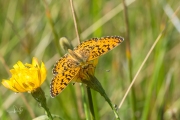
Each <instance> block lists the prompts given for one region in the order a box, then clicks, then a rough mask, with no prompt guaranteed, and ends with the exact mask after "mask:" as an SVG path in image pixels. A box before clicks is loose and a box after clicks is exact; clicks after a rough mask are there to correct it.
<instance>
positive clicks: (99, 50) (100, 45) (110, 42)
mask: <svg viewBox="0 0 180 120" xmlns="http://www.w3.org/2000/svg"><path fill="white" fill-rule="evenodd" d="M123 41H124V39H123V38H122V37H119V36H112V37H103V38H99V39H98V40H97V41H96V44H95V45H94V48H93V50H92V51H91V52H90V55H89V58H88V61H91V60H94V59H96V58H98V57H99V56H101V55H104V54H105V53H107V52H108V51H110V50H112V49H113V48H115V47H117V46H118V45H119V44H120V43H122V42H123Z"/></svg>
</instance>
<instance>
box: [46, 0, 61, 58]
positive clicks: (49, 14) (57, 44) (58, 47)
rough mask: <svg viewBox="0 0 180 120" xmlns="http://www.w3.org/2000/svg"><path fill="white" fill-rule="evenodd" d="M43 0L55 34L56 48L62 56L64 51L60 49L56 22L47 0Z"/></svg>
mask: <svg viewBox="0 0 180 120" xmlns="http://www.w3.org/2000/svg"><path fill="white" fill-rule="evenodd" d="M43 2H44V4H45V9H46V16H47V18H48V21H49V24H50V26H51V29H52V33H53V36H54V42H55V45H56V49H57V51H58V53H59V54H60V56H63V53H62V52H61V49H60V46H59V37H58V34H57V32H56V30H55V28H54V23H53V20H52V17H51V13H50V10H49V8H48V5H47V2H46V0H43Z"/></svg>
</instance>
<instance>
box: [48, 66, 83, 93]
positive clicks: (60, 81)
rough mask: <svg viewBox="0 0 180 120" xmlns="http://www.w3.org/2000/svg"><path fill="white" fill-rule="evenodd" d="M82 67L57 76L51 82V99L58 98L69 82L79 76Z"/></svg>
mask: <svg viewBox="0 0 180 120" xmlns="http://www.w3.org/2000/svg"><path fill="white" fill-rule="evenodd" d="M79 70H80V67H76V68H71V69H68V70H66V71H65V72H63V73H59V74H57V75H56V76H55V77H54V78H53V79H52V81H51V85H50V93H51V97H55V96H57V95H58V94H59V93H60V92H62V91H63V90H64V89H65V88H66V86H67V85H68V84H69V82H70V81H71V80H72V79H73V78H74V77H75V76H76V75H77V74H78V72H79Z"/></svg>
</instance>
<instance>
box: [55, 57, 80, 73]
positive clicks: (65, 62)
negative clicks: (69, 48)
mask: <svg viewBox="0 0 180 120" xmlns="http://www.w3.org/2000/svg"><path fill="white" fill-rule="evenodd" d="M77 66H78V63H77V62H76V61H75V60H73V58H72V57H71V56H70V55H69V54H65V55H64V56H63V57H61V58H60V59H59V60H58V61H57V62H56V64H55V65H54V68H53V70H52V72H53V74H54V75H56V74H59V73H63V72H65V71H67V70H68V69H71V68H74V67H77Z"/></svg>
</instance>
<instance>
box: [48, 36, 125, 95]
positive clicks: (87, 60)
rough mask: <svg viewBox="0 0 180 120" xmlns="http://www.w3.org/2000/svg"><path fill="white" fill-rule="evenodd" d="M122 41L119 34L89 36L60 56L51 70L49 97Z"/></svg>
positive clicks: (94, 64) (61, 89) (91, 66)
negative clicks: (52, 75) (99, 36)
mask: <svg viewBox="0 0 180 120" xmlns="http://www.w3.org/2000/svg"><path fill="white" fill-rule="evenodd" d="M123 41H124V38H122V37H120V36H107V37H101V38H91V39H89V40H87V41H84V42H82V43H81V44H80V45H78V46H77V47H75V48H74V49H73V50H70V49H68V53H67V54H65V55H64V56H63V57H61V58H60V59H59V60H58V61H57V62H56V63H55V65H54V68H53V70H52V72H53V74H54V78H53V79H52V81H51V84H50V94H51V97H55V96H57V95H58V94H59V93H61V92H62V91H63V90H64V89H65V88H66V87H67V85H68V84H69V83H70V81H72V80H74V79H76V78H77V76H78V75H80V74H81V72H83V70H86V71H88V69H91V68H93V67H95V66H96V64H97V59H98V58H99V57H100V56H101V55H104V54H106V53H107V52H108V51H110V50H112V49H113V48H115V47H117V46H118V45H120V43H122V42H123Z"/></svg>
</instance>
